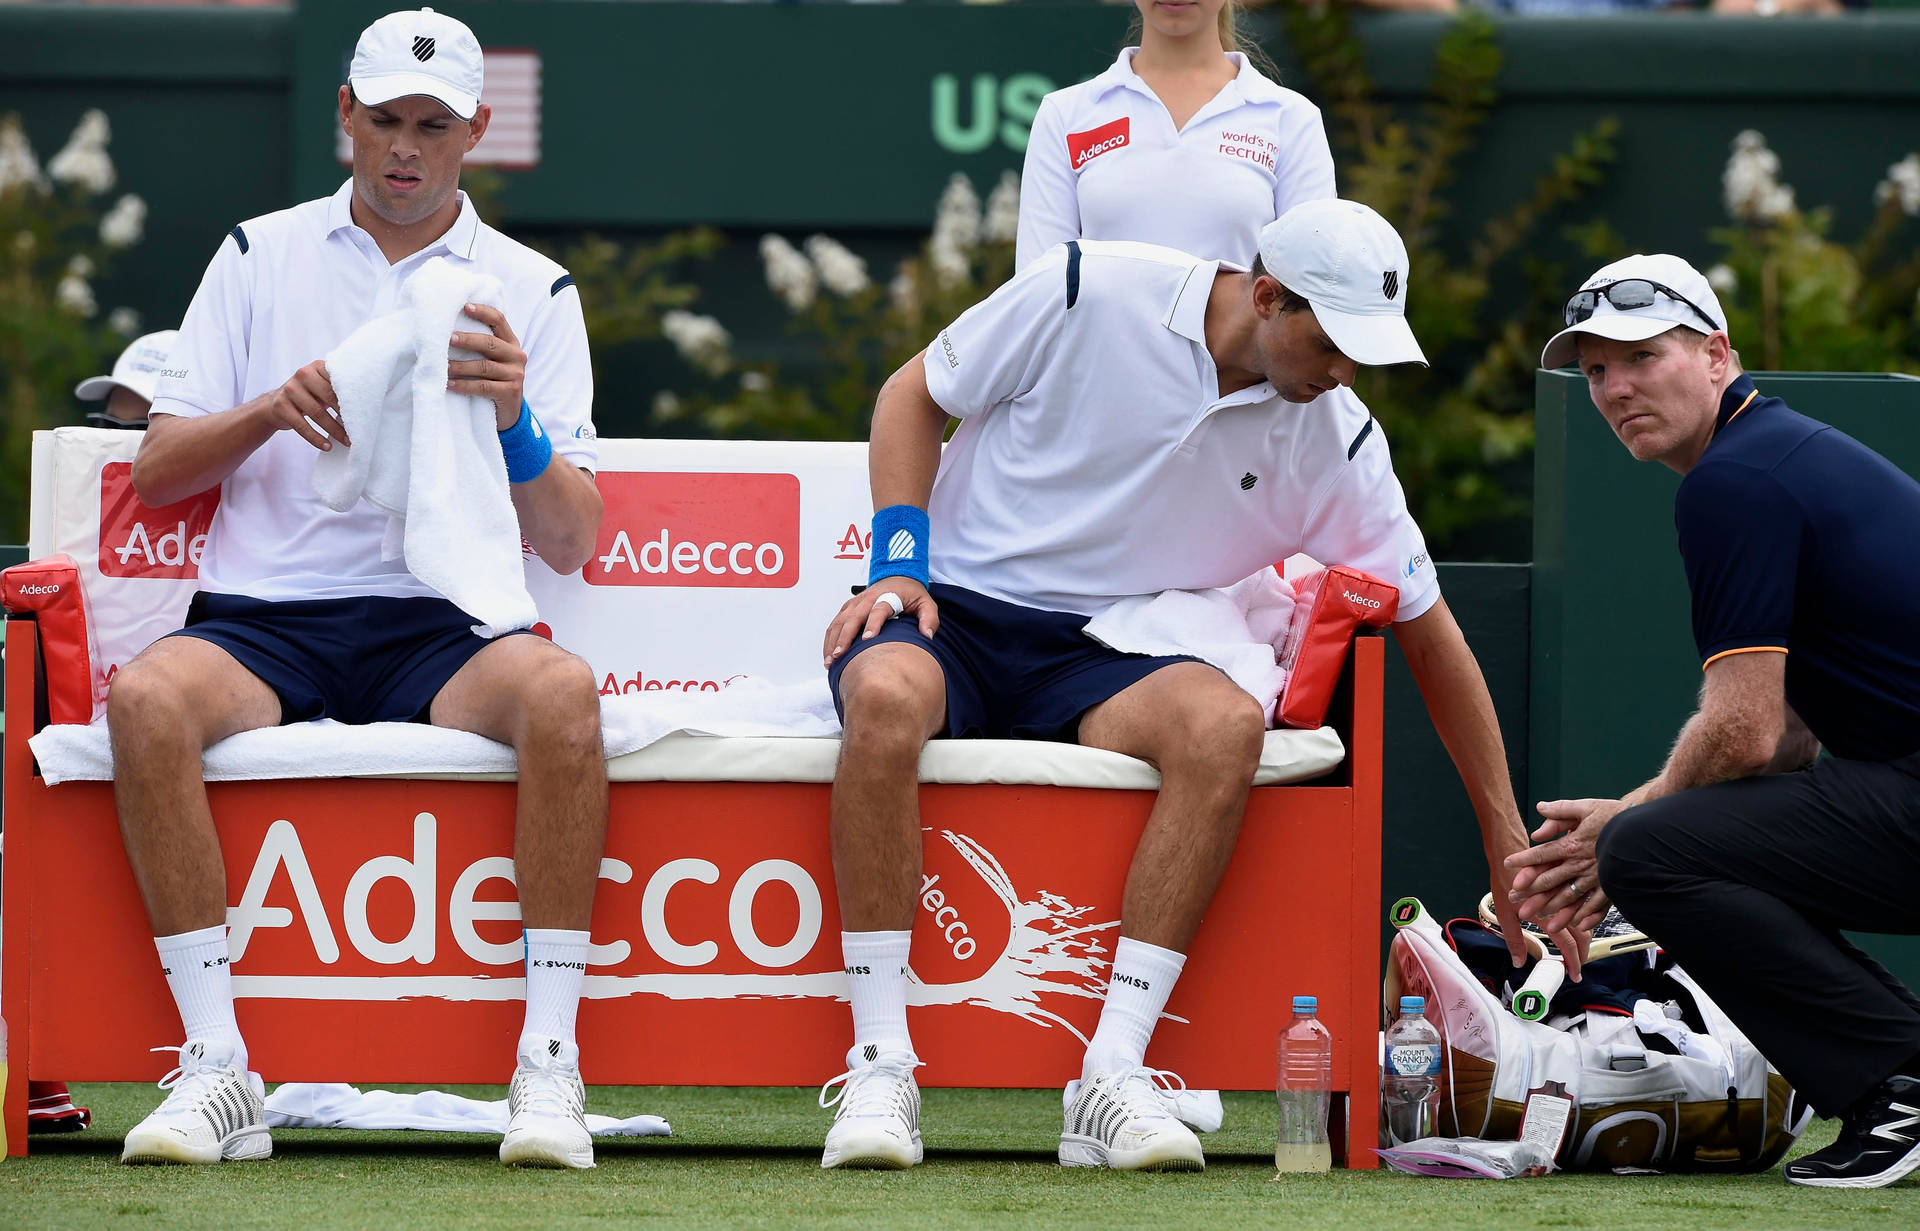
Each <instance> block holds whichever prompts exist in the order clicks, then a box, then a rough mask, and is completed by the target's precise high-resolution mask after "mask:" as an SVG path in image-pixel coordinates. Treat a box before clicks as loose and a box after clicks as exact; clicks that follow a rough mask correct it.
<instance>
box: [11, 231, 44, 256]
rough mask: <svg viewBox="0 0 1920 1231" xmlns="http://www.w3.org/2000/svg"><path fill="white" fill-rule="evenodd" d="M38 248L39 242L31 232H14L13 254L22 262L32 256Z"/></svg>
mask: <svg viewBox="0 0 1920 1231" xmlns="http://www.w3.org/2000/svg"><path fill="white" fill-rule="evenodd" d="M39 246H40V240H39V238H38V237H37V236H35V235H34V233H33V232H32V231H16V232H14V236H13V254H14V255H15V256H17V257H19V258H20V259H22V260H25V259H26V258H27V257H30V256H32V255H33V251H34V249H36V248H38V247H39Z"/></svg>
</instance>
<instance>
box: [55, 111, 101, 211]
mask: <svg viewBox="0 0 1920 1231" xmlns="http://www.w3.org/2000/svg"><path fill="white" fill-rule="evenodd" d="M110 135H111V133H110V131H109V129H108V128H107V115H106V112H104V111H100V110H97V109H96V110H93V111H89V112H87V113H86V114H85V115H83V116H81V117H80V122H79V123H78V124H76V125H74V128H73V135H72V136H71V137H68V138H67V144H66V145H65V147H63V148H62V149H61V151H60V152H59V153H58V154H55V155H54V156H53V159H52V161H50V162H48V163H47V174H48V175H50V176H52V177H53V178H54V180H55V181H56V182H58V183H62V184H77V185H79V186H80V187H81V188H84V189H86V190H87V191H88V192H92V193H100V192H105V191H106V190H107V189H109V188H111V187H113V178H114V176H113V159H111V158H109V157H107V139H108V137H109V136H110Z"/></svg>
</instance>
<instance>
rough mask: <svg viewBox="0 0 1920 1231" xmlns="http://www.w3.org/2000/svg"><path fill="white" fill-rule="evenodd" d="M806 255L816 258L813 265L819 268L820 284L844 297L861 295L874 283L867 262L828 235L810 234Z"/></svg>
mask: <svg viewBox="0 0 1920 1231" xmlns="http://www.w3.org/2000/svg"><path fill="white" fill-rule="evenodd" d="M807 255H808V256H809V257H811V258H813V267H814V268H815V269H817V270H819V271H820V283H821V285H823V286H825V287H826V288H827V289H828V290H830V291H832V292H833V293H834V294H836V295H838V296H840V298H842V299H846V298H847V297H849V296H852V295H858V294H859V293H860V292H861V291H864V290H866V289H867V288H868V287H870V286H872V285H873V280H872V279H870V278H868V277H867V263H866V262H865V261H863V260H861V259H860V258H859V257H857V256H855V255H854V254H853V253H852V252H849V251H848V250H847V248H846V247H845V246H844V245H842V244H840V243H837V242H835V241H834V240H831V239H828V238H827V237H826V236H825V235H813V236H809V237H808V238H807Z"/></svg>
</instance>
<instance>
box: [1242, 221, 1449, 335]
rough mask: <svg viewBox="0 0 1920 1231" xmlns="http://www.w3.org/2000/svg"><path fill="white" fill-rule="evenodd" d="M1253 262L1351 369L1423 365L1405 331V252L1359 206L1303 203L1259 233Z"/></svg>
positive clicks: (1395, 236)
mask: <svg viewBox="0 0 1920 1231" xmlns="http://www.w3.org/2000/svg"><path fill="white" fill-rule="evenodd" d="M1260 261H1261V263H1262V264H1263V265H1265V266H1266V267H1267V272H1268V273H1270V274H1272V275H1273V276H1274V277H1275V278H1277V279H1279V280H1280V284H1281V285H1282V286H1284V287H1286V288H1287V289H1288V290H1290V291H1292V292H1293V293H1294V294H1296V295H1299V296H1300V297H1302V298H1303V299H1305V300H1306V301H1307V302H1308V303H1309V304H1311V305H1313V315H1314V319H1316V320H1318V321H1319V322H1320V328H1322V329H1324V330H1326V331H1327V337H1329V338H1331V339H1332V340H1333V344H1334V345H1335V346H1337V347H1339V348H1340V351H1341V353H1342V354H1344V355H1346V356H1347V358H1349V359H1352V360H1353V361H1354V362H1355V363H1364V364H1368V365H1370V366H1378V365H1380V364H1387V363H1425V362H1426V361H1427V357H1426V355H1425V354H1423V353H1422V352H1421V350H1420V343H1419V342H1418V341H1416V340H1415V339H1414V336H1413V330H1412V328H1411V327H1409V326H1408V324H1407V274H1408V269H1407V246H1406V245H1405V244H1404V243H1401V242H1400V234H1399V232H1397V231H1395V230H1394V229H1393V225H1392V224H1391V223H1389V222H1388V221H1387V220H1386V219H1385V218H1382V217H1381V216H1380V215H1379V214H1377V213H1375V212H1374V211H1372V210H1371V209H1368V208H1367V207H1366V206H1364V205H1362V204H1360V203H1359V202H1358V201H1303V202H1301V203H1300V204H1299V205H1296V206H1294V207H1293V208H1292V209H1290V210H1288V211H1287V212H1286V213H1284V214H1282V215H1280V217H1278V218H1276V219H1274V220H1273V221H1272V222H1269V223H1268V224H1267V225H1266V226H1265V227H1262V228H1261V230H1260Z"/></svg>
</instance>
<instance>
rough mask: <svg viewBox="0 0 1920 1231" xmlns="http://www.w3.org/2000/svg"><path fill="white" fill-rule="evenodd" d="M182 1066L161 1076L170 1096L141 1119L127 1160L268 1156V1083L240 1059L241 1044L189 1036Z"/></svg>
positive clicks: (124, 1150) (125, 1149)
mask: <svg viewBox="0 0 1920 1231" xmlns="http://www.w3.org/2000/svg"><path fill="white" fill-rule="evenodd" d="M153 1050H154V1051H170V1052H178V1053H179V1055H180V1066H179V1067H178V1068H176V1069H174V1070H173V1071H172V1072H171V1073H168V1074H167V1075H166V1076H165V1077H163V1078H161V1079H160V1088H161V1089H162V1090H165V1091H167V1097H166V1101H164V1102H162V1103H161V1104H160V1105H159V1106H158V1107H156V1108H154V1109H153V1112H152V1114H150V1115H149V1116H148V1117H147V1118H146V1119H144V1120H142V1121H140V1123H139V1124H137V1125H135V1126H134V1128H133V1131H132V1132H130V1133H128V1134H127V1140H126V1144H125V1145H124V1146H122V1147H121V1150H120V1161H121V1162H123V1163H220V1162H243V1161H247V1160H250V1159H257V1158H268V1157H271V1156H272V1154H273V1138H272V1137H271V1136H269V1135H268V1133H267V1111H266V1108H265V1106H263V1103H264V1101H265V1095H266V1086H265V1085H263V1084H262V1083H261V1081H260V1075H259V1074H258V1073H249V1072H245V1071H243V1070H241V1069H240V1068H239V1066H237V1065H235V1064H234V1053H235V1051H236V1049H235V1047H234V1046H233V1044H231V1043H227V1042H222V1041H219V1040H214V1039H188V1040H187V1041H186V1042H185V1043H184V1044H182V1045H181V1046H179V1047H156V1048H154V1049H153Z"/></svg>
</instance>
